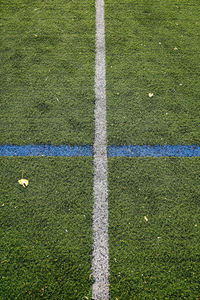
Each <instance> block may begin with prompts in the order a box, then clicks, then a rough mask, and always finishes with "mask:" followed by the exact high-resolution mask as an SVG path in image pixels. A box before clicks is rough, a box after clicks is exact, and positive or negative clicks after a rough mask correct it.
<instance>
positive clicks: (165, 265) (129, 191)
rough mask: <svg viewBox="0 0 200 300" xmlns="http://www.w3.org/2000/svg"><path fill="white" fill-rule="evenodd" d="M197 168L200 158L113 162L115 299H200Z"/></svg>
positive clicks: (112, 269)
mask: <svg viewBox="0 0 200 300" xmlns="http://www.w3.org/2000/svg"><path fill="white" fill-rule="evenodd" d="M199 167H200V160H199V158H184V159H183V158H181V159H179V158H161V159H154V158H151V159H150V158H145V159H144V158H142V159H137V158H135V159H134V158H113V159H110V160H109V249H110V250H109V252H110V273H111V276H110V293H111V299H112V300H116V299H119V300H126V299H127V300H129V299H169V300H171V299H195V300H196V299H197V298H198V297H200V272H199V270H200V248H199V245H200V221H199V215H200V207H199V199H200V191H199ZM144 217H147V219H148V221H145V219H144Z"/></svg>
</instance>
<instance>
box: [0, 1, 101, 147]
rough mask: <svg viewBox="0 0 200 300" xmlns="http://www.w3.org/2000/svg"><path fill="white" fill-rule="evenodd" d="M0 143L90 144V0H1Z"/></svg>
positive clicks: (92, 14)
mask: <svg viewBox="0 0 200 300" xmlns="http://www.w3.org/2000/svg"><path fill="white" fill-rule="evenodd" d="M0 10H1V26H0V27H1V38H0V39H1V48H0V51H1V56H0V61H1V73H0V78H1V79H0V80H1V81H0V86H1V102H0V118H1V137H0V143H1V144H17V145H21V144H30V143H32V144H41V143H43V144H47V143H51V144H83V143H84V144H92V141H93V137H94V133H93V111H94V106H93V103H94V92H93V85H94V49H95V36H94V33H95V24H94V22H95V10H94V3H91V1H85V0H83V1H63V0H56V1H52V0H51V1H50V0H49V1H39V0H37V1H28V0H26V1H21V0H13V1H4V0H0Z"/></svg>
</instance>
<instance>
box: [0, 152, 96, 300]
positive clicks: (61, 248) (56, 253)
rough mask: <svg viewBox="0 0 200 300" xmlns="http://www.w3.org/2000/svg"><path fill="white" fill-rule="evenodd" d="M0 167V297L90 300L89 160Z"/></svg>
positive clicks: (15, 161)
mask: <svg viewBox="0 0 200 300" xmlns="http://www.w3.org/2000/svg"><path fill="white" fill-rule="evenodd" d="M0 165H1V174H0V190H1V196H0V211H1V218H0V235H1V244H0V262H1V268H0V291H1V292H0V299H2V300H4V299H5V300H7V299H59V300H60V299H90V296H91V285H92V281H91V276H90V273H91V254H92V205H93V192H92V180H93V179H92V178H93V176H92V175H93V168H92V159H91V158H78V157H76V158H58V157H57V158H30V157H29V158H2V159H1V161H0ZM22 170H24V178H27V179H28V180H29V185H28V187H27V188H24V187H23V186H21V185H19V184H18V179H20V178H21V176H22ZM87 297H88V298H87Z"/></svg>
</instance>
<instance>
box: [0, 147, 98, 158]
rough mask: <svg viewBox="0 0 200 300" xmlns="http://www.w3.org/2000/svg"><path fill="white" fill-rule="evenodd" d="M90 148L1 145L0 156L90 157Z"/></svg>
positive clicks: (91, 150) (91, 151)
mask: <svg viewBox="0 0 200 300" xmlns="http://www.w3.org/2000/svg"><path fill="white" fill-rule="evenodd" d="M92 153H93V148H92V146H88V145H86V146H85V145H82V146H68V145H59V146H54V145H24V146H22V145H21V146H17V145H1V146H0V156H69V157H71V156H92Z"/></svg>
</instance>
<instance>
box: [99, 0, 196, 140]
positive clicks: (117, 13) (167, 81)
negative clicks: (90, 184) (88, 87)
mask: <svg viewBox="0 0 200 300" xmlns="http://www.w3.org/2000/svg"><path fill="white" fill-rule="evenodd" d="M199 13H200V6H199V1H197V0H191V1H186V0H183V1H172V0H167V1H166V0H141V1H137V0H131V1H130V0H124V1H114V0H108V1H106V6H105V16H106V49H107V53H106V54H107V56H106V58H107V108H108V111H107V116H108V142H109V144H165V143H168V144H198V143H199V142H200V140H199V129H198V128H199V127H198V123H199V111H200V101H199V94H200V85H199V75H200V64H199V61H200V51H199V44H200V35H199V32H200V19H199ZM149 93H153V97H149V96H148V94H149Z"/></svg>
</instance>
